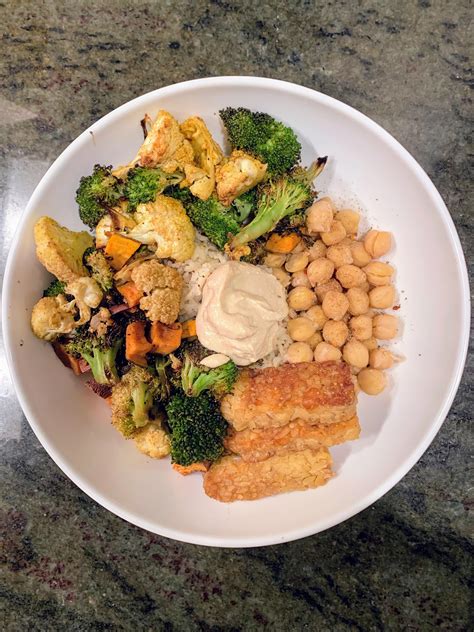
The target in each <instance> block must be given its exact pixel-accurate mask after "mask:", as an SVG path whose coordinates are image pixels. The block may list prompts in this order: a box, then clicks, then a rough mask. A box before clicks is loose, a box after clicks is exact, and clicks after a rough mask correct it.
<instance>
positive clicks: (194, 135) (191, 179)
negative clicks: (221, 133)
mask: <svg viewBox="0 0 474 632" xmlns="http://www.w3.org/2000/svg"><path fill="white" fill-rule="evenodd" d="M181 131H182V133H183V134H184V136H185V138H186V139H187V140H189V142H190V143H191V146H192V148H193V151H194V162H195V165H196V166H195V165H185V166H184V173H185V175H186V180H187V181H188V183H189V184H190V186H189V188H190V190H191V193H192V194H193V195H195V196H196V197H198V198H200V199H201V200H207V198H208V197H209V196H210V195H211V194H212V192H213V191H214V187H215V183H216V179H215V168H216V165H217V164H219V163H220V161H221V160H222V158H223V153H222V150H221V148H220V147H219V145H218V144H217V143H216V142H215V140H214V139H213V138H212V136H211V133H210V131H209V130H208V129H207V127H206V124H205V123H204V121H203V120H202V118H200V117H199V116H192V117H191V118H188V119H186V120H185V121H184V123H182V124H181Z"/></svg>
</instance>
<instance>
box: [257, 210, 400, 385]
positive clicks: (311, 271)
mask: <svg viewBox="0 0 474 632" xmlns="http://www.w3.org/2000/svg"><path fill="white" fill-rule="evenodd" d="M359 220H360V215H359V213H357V212H356V211H353V210H349V209H344V210H339V211H337V210H336V209H335V208H334V205H333V203H332V201H331V199H330V198H327V197H325V198H322V199H320V200H318V201H316V202H314V204H313V205H312V206H311V207H310V208H309V210H308V212H307V216H306V232H307V234H308V235H309V236H310V237H311V238H312V239H314V242H313V244H312V245H311V246H308V245H307V243H305V240H303V239H301V240H300V241H299V242H298V244H297V245H296V246H295V247H294V248H293V250H292V251H291V253H289V254H284V253H281V252H278V251H277V250H278V246H276V247H275V248H272V247H271V246H270V244H268V245H267V249H269V250H270V249H271V251H269V252H268V254H267V256H266V258H265V264H266V265H268V266H269V267H271V268H272V271H273V274H274V275H275V276H276V277H277V278H278V280H279V281H280V282H281V283H282V285H283V286H284V287H285V288H288V306H289V309H290V320H289V321H288V334H289V336H290V338H291V339H292V340H293V343H292V344H291V345H290V346H289V348H288V351H287V360H288V361H289V362H311V361H312V360H315V361H316V362H326V361H328V360H340V359H341V358H342V359H343V360H344V361H345V362H347V364H349V365H350V367H351V369H352V372H353V374H354V375H357V381H358V384H359V387H360V389H361V390H362V391H364V392H365V393H367V394H369V395H378V394H379V393H381V392H382V391H383V389H384V388H385V386H386V384H387V379H386V375H385V373H384V370H385V369H389V368H390V367H391V366H392V365H393V363H394V362H395V356H394V355H393V354H392V353H391V352H390V351H389V350H388V349H386V348H385V347H381V346H380V345H379V342H380V341H382V342H383V341H387V340H391V339H392V338H395V337H396V335H397V331H398V321H397V318H396V316H393V315H391V314H386V313H383V312H380V311H378V310H384V309H390V308H392V307H393V306H394V304H395V300H396V293H395V288H394V287H393V285H392V276H393V273H394V269H393V267H392V266H391V265H390V264H389V263H386V262H383V261H378V259H379V258H380V257H383V256H384V255H386V254H387V253H388V252H389V250H390V248H391V246H392V236H391V234H390V233H388V232H385V231H379V230H369V232H368V233H367V234H366V235H365V236H364V237H363V238H362V239H361V240H360V241H358V240H357V233H358V230H359ZM290 286H291V289H290Z"/></svg>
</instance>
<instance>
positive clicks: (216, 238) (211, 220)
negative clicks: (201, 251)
mask: <svg viewBox="0 0 474 632" xmlns="http://www.w3.org/2000/svg"><path fill="white" fill-rule="evenodd" d="M184 206H185V209H186V213H187V214H188V216H189V219H190V220H191V221H192V223H193V224H194V225H195V226H196V228H197V229H198V231H199V232H200V233H203V234H204V235H206V237H207V238H208V239H209V240H210V241H212V243H213V244H215V245H216V246H217V247H218V248H221V249H222V248H224V246H225V244H226V243H227V242H228V241H229V237H230V236H232V235H235V234H237V233H238V232H239V228H240V224H239V223H238V222H237V221H236V219H235V218H234V217H233V215H232V213H231V212H229V209H227V208H226V207H225V206H223V205H222V204H221V203H220V202H219V200H218V199H217V198H216V197H210V198H208V199H207V200H200V199H199V198H196V197H194V196H193V197H192V200H189V201H187V202H185V203H184Z"/></svg>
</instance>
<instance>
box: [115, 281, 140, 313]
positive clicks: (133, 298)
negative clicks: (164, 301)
mask: <svg viewBox="0 0 474 632" xmlns="http://www.w3.org/2000/svg"><path fill="white" fill-rule="evenodd" d="M117 290H118V291H119V292H120V294H121V295H122V296H123V297H124V299H125V300H126V302H127V305H128V306H129V307H135V306H136V305H138V303H139V302H140V299H141V298H142V296H143V294H142V292H140V290H139V289H138V288H137V286H136V285H135V283H134V282H133V281H128V282H127V283H124V284H123V285H119V286H117Z"/></svg>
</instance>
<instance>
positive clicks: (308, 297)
mask: <svg viewBox="0 0 474 632" xmlns="http://www.w3.org/2000/svg"><path fill="white" fill-rule="evenodd" d="M315 302H316V294H315V293H314V292H313V291H312V290H310V289H309V287H295V288H293V289H292V290H291V292H289V294H288V306H289V307H290V308H291V309H294V310H295V311H297V312H301V311H303V310H306V309H309V308H310V307H311V306H312V305H314V303H315Z"/></svg>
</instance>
